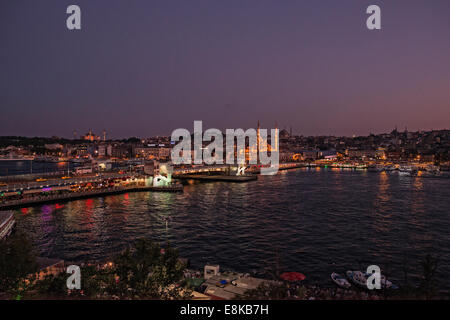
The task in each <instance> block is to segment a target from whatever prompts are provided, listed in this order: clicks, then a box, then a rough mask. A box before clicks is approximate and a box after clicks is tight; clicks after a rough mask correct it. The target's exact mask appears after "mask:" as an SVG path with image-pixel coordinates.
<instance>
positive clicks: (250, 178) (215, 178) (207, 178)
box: [174, 174, 258, 182]
mask: <svg viewBox="0 0 450 320" xmlns="http://www.w3.org/2000/svg"><path fill="white" fill-rule="evenodd" d="M174 178H176V179H181V180H183V179H184V180H202V181H211V182H220V181H221V182H249V181H255V180H258V176H257V175H244V176H227V175H205V174H183V175H176V176H174Z"/></svg>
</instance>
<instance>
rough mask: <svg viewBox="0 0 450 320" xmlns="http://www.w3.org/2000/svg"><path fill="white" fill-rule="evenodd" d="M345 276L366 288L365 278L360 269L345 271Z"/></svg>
mask: <svg viewBox="0 0 450 320" xmlns="http://www.w3.org/2000/svg"><path fill="white" fill-rule="evenodd" d="M347 277H348V278H349V279H350V280H351V281H352V282H353V283H354V284H356V285H358V286H360V287H364V288H367V279H366V276H365V274H364V273H363V272H361V271H347Z"/></svg>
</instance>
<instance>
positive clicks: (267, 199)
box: [14, 168, 450, 291]
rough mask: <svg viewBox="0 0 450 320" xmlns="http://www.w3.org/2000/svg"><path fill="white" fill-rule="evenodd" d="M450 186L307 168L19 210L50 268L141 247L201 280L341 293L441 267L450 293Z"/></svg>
mask: <svg viewBox="0 0 450 320" xmlns="http://www.w3.org/2000/svg"><path fill="white" fill-rule="evenodd" d="M449 190H450V179H442V178H423V177H413V176H403V175H399V174H397V173H392V174H389V173H385V172H382V173H372V172H367V171H364V170H362V171H353V170H344V169H330V168H316V169H309V168H302V169H295V170H289V171H283V172H280V173H278V174H277V175H275V176H259V177H258V180H257V181H251V182H248V183H239V184H237V183H227V182H194V181H189V184H188V185H186V186H185V188H184V193H153V192H140V193H127V194H122V195H113V196H106V197H99V198H92V199H85V200H77V201H72V202H66V203H56V204H51V205H43V206H36V207H30V208H22V209H17V210H15V211H14V212H15V216H16V220H17V227H18V229H20V230H22V231H24V232H25V233H26V234H28V235H29V236H30V238H31V239H32V241H33V243H34V244H35V246H36V249H37V250H38V253H39V254H40V255H41V256H47V257H55V258H62V259H64V260H66V261H71V262H82V261H104V260H106V259H108V258H110V257H111V256H112V255H114V254H116V253H118V252H120V251H121V250H122V249H124V248H126V246H127V245H128V244H130V243H132V242H133V241H134V240H136V239H138V238H141V237H148V238H151V239H153V240H155V241H159V242H161V243H163V244H164V243H166V242H168V241H169V242H170V243H171V244H172V245H173V246H175V247H177V248H178V249H179V251H180V255H181V256H182V257H185V258H189V260H190V262H191V266H192V267H193V268H198V269H201V268H202V267H203V266H204V264H206V263H212V264H220V267H221V269H230V270H235V271H240V272H255V273H258V274H264V273H266V274H268V273H269V272H270V271H273V270H279V271H280V272H284V271H298V272H302V273H304V274H305V275H306V276H307V281H308V282H311V283H317V284H321V285H328V284H330V274H331V273H332V272H339V273H344V272H345V271H346V270H358V269H365V268H367V266H369V265H374V264H375V265H379V266H380V267H381V268H382V270H384V272H385V273H386V274H388V275H389V277H390V278H391V279H392V280H394V281H395V282H396V283H398V284H400V285H401V284H402V283H403V278H404V270H405V268H406V269H407V270H408V277H409V279H411V280H412V282H413V283H416V284H417V283H418V281H419V276H420V274H421V270H422V269H421V268H422V267H421V260H422V259H423V258H424V257H425V255H426V254H427V253H431V254H434V255H436V256H438V257H439V267H438V272H439V273H438V278H439V279H447V280H443V281H445V282H439V287H440V288H441V289H445V290H446V291H448V290H449V289H450V283H448V276H445V275H447V274H448V272H449V267H450V247H449V243H450V209H449V208H450V194H449Z"/></svg>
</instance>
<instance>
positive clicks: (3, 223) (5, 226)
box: [0, 211, 16, 240]
mask: <svg viewBox="0 0 450 320" xmlns="http://www.w3.org/2000/svg"><path fill="white" fill-rule="evenodd" d="M15 224H16V221H15V220H14V215H13V213H12V212H10V211H0V240H3V239H5V238H6V237H8V236H9V235H10V234H11V233H12V231H13V229H14V226H15Z"/></svg>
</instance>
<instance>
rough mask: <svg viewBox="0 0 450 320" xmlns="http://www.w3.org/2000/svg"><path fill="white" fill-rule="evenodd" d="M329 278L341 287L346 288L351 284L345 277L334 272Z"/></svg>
mask: <svg viewBox="0 0 450 320" xmlns="http://www.w3.org/2000/svg"><path fill="white" fill-rule="evenodd" d="M331 280H333V282H334V283H335V284H336V285H338V286H339V287H341V288H345V289H348V288H350V287H351V286H352V285H351V284H350V282H348V280H347V279H345V278H344V277H343V276H341V275H340V274H338V273H336V272H333V273H332V274H331Z"/></svg>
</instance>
